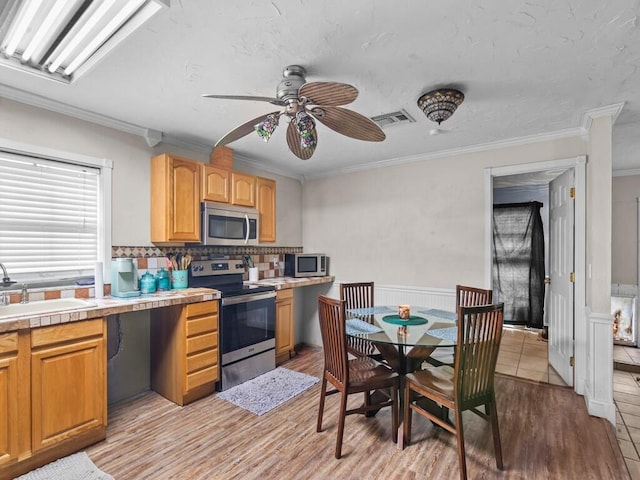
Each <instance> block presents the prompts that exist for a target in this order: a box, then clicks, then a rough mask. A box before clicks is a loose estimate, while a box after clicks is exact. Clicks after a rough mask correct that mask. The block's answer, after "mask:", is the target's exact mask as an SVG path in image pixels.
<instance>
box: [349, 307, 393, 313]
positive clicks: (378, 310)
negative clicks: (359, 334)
mask: <svg viewBox="0 0 640 480" xmlns="http://www.w3.org/2000/svg"><path fill="white" fill-rule="evenodd" d="M393 311H394V310H391V309H390V308H389V307H387V306H378V307H366V308H349V309H347V312H348V313H351V314H353V315H375V314H377V313H392V312H393Z"/></svg>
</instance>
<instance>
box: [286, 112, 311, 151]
mask: <svg viewBox="0 0 640 480" xmlns="http://www.w3.org/2000/svg"><path fill="white" fill-rule="evenodd" d="M316 135H317V133H316ZM287 145H289V150H291V153H293V154H294V155H295V156H296V157H298V158H299V159H301V160H309V159H310V158H311V156H312V155H313V152H315V151H316V147H315V145H314V146H313V147H311V148H302V139H301V137H300V133H299V132H298V129H297V128H296V126H295V121H294V119H291V121H290V122H289V127H288V128H287Z"/></svg>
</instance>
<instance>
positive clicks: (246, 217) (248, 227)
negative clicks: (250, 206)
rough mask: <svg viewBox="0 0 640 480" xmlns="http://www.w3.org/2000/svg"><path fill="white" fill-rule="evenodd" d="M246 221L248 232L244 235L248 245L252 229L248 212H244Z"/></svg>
mask: <svg viewBox="0 0 640 480" xmlns="http://www.w3.org/2000/svg"><path fill="white" fill-rule="evenodd" d="M244 222H245V224H246V226H247V233H246V234H245V236H244V243H245V245H246V244H247V243H249V230H250V227H251V224H250V223H249V215H248V214H246V213H245V214H244Z"/></svg>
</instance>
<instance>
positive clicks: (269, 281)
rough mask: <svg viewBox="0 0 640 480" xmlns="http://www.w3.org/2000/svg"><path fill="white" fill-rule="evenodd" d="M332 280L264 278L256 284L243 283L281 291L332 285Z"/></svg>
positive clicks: (329, 277)
mask: <svg viewBox="0 0 640 480" xmlns="http://www.w3.org/2000/svg"><path fill="white" fill-rule="evenodd" d="M334 280H335V277H333V276H326V277H304V278H294V277H273V278H264V279H262V280H258V281H256V282H244V283H245V284H249V285H273V286H274V287H276V290H283V289H285V288H296V287H308V286H309V285H318V284H320V283H332V282H333V281H334Z"/></svg>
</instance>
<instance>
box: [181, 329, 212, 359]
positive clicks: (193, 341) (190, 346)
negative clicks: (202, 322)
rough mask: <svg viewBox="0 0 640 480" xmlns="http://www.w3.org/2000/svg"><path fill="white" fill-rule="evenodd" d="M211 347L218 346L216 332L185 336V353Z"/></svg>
mask: <svg viewBox="0 0 640 480" xmlns="http://www.w3.org/2000/svg"><path fill="white" fill-rule="evenodd" d="M212 348H218V332H211V333H205V334H204V335H198V336H197V337H192V338H187V355H189V354H190V353H196V352H200V351H202V350H207V349H212Z"/></svg>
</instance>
